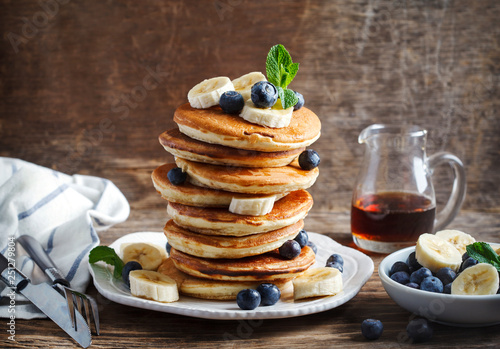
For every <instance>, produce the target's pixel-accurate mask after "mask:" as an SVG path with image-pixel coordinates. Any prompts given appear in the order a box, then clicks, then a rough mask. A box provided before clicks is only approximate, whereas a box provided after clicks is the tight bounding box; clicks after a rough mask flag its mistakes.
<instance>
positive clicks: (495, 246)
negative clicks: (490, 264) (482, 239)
mask: <svg viewBox="0 0 500 349" xmlns="http://www.w3.org/2000/svg"><path fill="white" fill-rule="evenodd" d="M490 246H491V248H492V249H493V250H494V251H495V252H496V253H497V255H499V256H500V245H499V244H490Z"/></svg>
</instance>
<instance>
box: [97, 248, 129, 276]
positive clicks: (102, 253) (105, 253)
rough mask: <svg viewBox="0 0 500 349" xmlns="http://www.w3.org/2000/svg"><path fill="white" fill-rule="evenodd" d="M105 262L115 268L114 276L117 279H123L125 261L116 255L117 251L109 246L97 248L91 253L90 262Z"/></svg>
mask: <svg viewBox="0 0 500 349" xmlns="http://www.w3.org/2000/svg"><path fill="white" fill-rule="evenodd" d="M99 261H103V262H105V263H107V264H110V265H112V266H114V267H115V270H114V271H113V276H114V277H115V278H117V279H120V278H121V277H122V269H123V261H122V259H121V258H120V257H119V256H118V255H117V254H116V252H115V250H114V249H112V248H111V247H108V246H96V247H94V248H93V249H92V251H90V253H89V262H90V263H96V262H99Z"/></svg>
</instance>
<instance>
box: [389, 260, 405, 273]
mask: <svg viewBox="0 0 500 349" xmlns="http://www.w3.org/2000/svg"><path fill="white" fill-rule="evenodd" d="M398 271H405V272H407V273H408V274H410V267H409V266H408V264H406V263H405V262H401V261H398V262H396V263H394V264H393V265H392V267H391V270H389V276H391V275H392V274H394V273H395V272H398Z"/></svg>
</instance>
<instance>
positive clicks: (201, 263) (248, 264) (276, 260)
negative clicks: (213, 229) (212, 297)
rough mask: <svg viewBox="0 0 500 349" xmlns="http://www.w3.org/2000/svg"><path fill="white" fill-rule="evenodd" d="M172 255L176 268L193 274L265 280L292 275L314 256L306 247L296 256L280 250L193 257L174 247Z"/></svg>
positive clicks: (299, 271) (209, 277)
mask: <svg viewBox="0 0 500 349" xmlns="http://www.w3.org/2000/svg"><path fill="white" fill-rule="evenodd" d="M170 258H171V259H172V260H173V262H174V264H175V266H176V267H177V269H179V270H181V271H183V272H184V273H186V274H189V275H191V276H195V277H200V278H204V279H211V280H223V281H264V280H276V279H282V278H286V279H288V278H293V277H296V276H297V275H298V274H299V273H301V272H303V271H305V270H307V269H308V268H309V267H310V266H311V265H313V264H314V261H315V255H314V252H313V250H312V249H311V248H309V247H308V246H304V247H303V248H302V251H301V253H300V255H299V256H298V257H296V258H294V259H285V258H283V257H281V256H280V255H279V253H278V251H277V250H275V251H272V252H267V253H265V254H261V255H258V256H251V257H245V258H240V259H209V258H200V257H195V256H191V255H189V254H186V253H184V252H181V251H178V250H176V249H175V248H172V249H171V250H170Z"/></svg>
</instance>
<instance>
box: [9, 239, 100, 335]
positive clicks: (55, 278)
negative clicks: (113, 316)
mask: <svg viewBox="0 0 500 349" xmlns="http://www.w3.org/2000/svg"><path fill="white" fill-rule="evenodd" d="M17 242H19V243H20V244H21V246H22V247H23V248H24V249H25V250H26V252H27V253H28V254H29V255H30V257H31V258H32V259H33V260H34V261H35V263H36V264H37V265H38V266H39V267H40V269H42V270H43V271H44V273H45V274H46V275H47V276H48V277H49V279H50V280H51V281H52V287H54V288H55V289H56V290H57V291H59V293H61V294H62V295H63V296H64V297H65V298H66V302H67V303H68V311H69V315H70V318H71V325H72V326H73V328H76V320H75V305H76V311H78V312H79V313H80V314H82V316H83V317H84V318H85V320H86V322H87V325H88V326H89V328H92V326H91V323H92V322H93V324H94V328H95V333H96V334H97V335H99V312H98V308H97V303H96V301H95V300H94V298H92V297H91V296H89V295H86V294H84V293H81V292H78V291H76V290H74V289H72V288H71V287H70V286H71V285H70V283H69V281H68V280H66V278H65V277H64V276H63V275H62V273H61V272H60V271H59V269H58V268H57V267H56V265H55V264H54V262H53V261H52V259H51V258H50V257H49V255H48V254H47V252H46V251H45V250H44V249H43V246H42V245H41V244H40V242H38V240H36V239H35V238H34V237H32V236H30V235H22V236H20V237H18V238H17Z"/></svg>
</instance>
